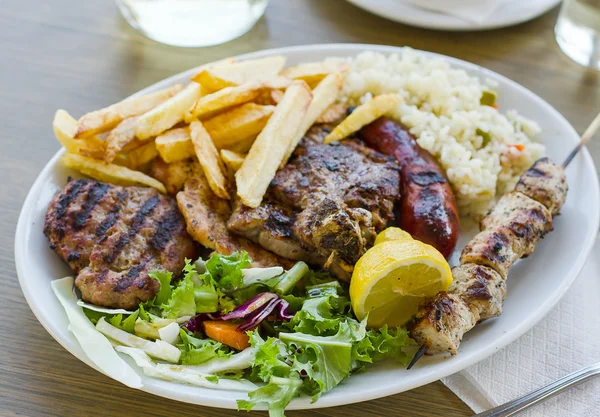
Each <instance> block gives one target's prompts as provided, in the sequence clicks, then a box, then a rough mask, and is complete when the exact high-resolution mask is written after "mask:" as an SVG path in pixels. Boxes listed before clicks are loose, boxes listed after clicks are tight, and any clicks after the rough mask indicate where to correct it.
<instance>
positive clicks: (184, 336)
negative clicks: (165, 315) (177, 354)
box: [177, 329, 232, 365]
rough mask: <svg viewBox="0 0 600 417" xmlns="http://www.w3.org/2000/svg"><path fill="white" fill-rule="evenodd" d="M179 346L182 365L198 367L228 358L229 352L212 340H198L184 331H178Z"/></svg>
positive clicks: (226, 348) (225, 347)
mask: <svg viewBox="0 0 600 417" xmlns="http://www.w3.org/2000/svg"><path fill="white" fill-rule="evenodd" d="M179 335H180V336H181V342H182V343H181V344H179V345H177V347H178V348H179V350H181V359H180V360H181V363H182V364H183V365H199V364H201V363H204V362H207V361H209V360H211V359H214V358H224V357H230V356H231V355H232V353H231V350H230V349H229V348H228V347H227V346H225V345H223V344H222V343H219V342H215V341H214V340H212V339H198V338H196V337H193V336H192V335H190V334H188V333H187V332H186V331H185V330H184V329H180V330H179Z"/></svg>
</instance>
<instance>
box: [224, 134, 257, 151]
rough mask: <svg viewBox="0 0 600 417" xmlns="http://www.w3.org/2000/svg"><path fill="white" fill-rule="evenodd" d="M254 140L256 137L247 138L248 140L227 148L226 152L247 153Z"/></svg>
mask: <svg viewBox="0 0 600 417" xmlns="http://www.w3.org/2000/svg"><path fill="white" fill-rule="evenodd" d="M255 140H256V136H254V137H249V138H248V139H244V140H242V141H241V142H237V143H234V144H232V145H229V146H228V147H227V149H228V150H230V151H233V152H237V153H248V151H249V150H250V148H251V147H252V145H254V141H255Z"/></svg>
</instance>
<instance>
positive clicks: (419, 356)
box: [406, 343, 429, 369]
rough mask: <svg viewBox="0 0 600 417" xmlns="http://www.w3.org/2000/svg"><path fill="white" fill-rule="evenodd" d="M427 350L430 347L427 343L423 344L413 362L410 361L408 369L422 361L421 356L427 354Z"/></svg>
mask: <svg viewBox="0 0 600 417" xmlns="http://www.w3.org/2000/svg"><path fill="white" fill-rule="evenodd" d="M427 349H429V345H428V344H427V343H423V344H422V345H421V347H420V348H419V350H417V353H415V356H414V357H413V358H412V361H410V363H409V364H408V366H407V367H406V369H410V368H412V367H413V365H414V364H415V363H417V361H418V360H419V359H421V356H423V355H424V354H426V353H427Z"/></svg>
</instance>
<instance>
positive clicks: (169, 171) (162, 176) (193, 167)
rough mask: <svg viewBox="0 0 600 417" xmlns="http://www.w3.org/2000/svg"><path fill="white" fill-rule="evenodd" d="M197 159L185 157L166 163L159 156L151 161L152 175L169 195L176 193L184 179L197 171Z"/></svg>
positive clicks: (181, 187)
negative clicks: (181, 159)
mask: <svg viewBox="0 0 600 417" xmlns="http://www.w3.org/2000/svg"><path fill="white" fill-rule="evenodd" d="M199 168H200V166H199V164H198V161H194V160H193V159H185V160H183V161H177V162H172V163H170V164H167V163H166V162H165V161H163V160H162V159H161V158H160V157H159V158H155V159H154V161H153V162H152V176H153V177H154V178H156V179H157V180H159V181H160V182H162V183H163V184H164V185H165V188H166V189H167V193H169V194H170V195H173V196H174V195H177V193H178V192H179V191H181V190H182V189H183V184H185V182H186V180H187V179H188V178H190V177H192V176H194V175H195V173H196V172H198V170H199Z"/></svg>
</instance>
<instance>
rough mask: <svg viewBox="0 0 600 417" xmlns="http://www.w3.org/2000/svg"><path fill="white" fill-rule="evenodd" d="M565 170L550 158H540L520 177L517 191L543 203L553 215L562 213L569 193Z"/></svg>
mask: <svg viewBox="0 0 600 417" xmlns="http://www.w3.org/2000/svg"><path fill="white" fill-rule="evenodd" d="M567 190H568V186H567V178H566V176H565V171H564V170H563V169H562V168H561V167H560V166H558V165H555V164H554V163H553V162H552V161H551V160H550V158H541V159H538V160H537V161H536V162H535V163H534V164H533V165H532V167H531V168H529V169H528V170H527V171H526V172H525V173H524V174H523V175H522V176H521V178H520V179H519V182H518V183H517V186H516V187H515V191H518V192H520V193H523V194H525V195H526V196H528V197H529V198H532V199H534V200H535V201H537V202H539V203H542V204H543V205H544V206H545V207H546V208H547V209H548V210H549V211H550V212H551V213H552V215H553V216H556V215H558V214H559V213H560V209H561V207H562V205H563V203H564V202H565V199H566V195H567Z"/></svg>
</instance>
